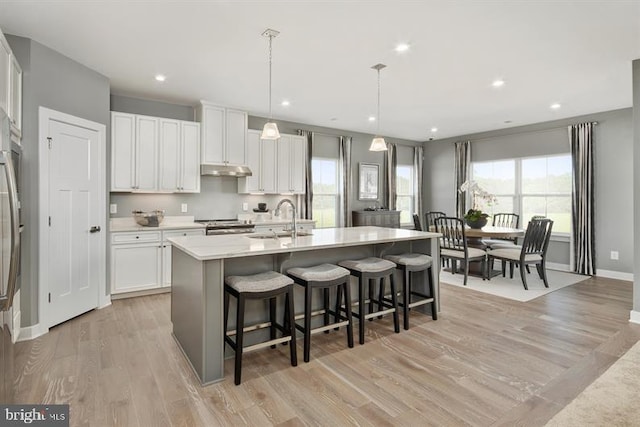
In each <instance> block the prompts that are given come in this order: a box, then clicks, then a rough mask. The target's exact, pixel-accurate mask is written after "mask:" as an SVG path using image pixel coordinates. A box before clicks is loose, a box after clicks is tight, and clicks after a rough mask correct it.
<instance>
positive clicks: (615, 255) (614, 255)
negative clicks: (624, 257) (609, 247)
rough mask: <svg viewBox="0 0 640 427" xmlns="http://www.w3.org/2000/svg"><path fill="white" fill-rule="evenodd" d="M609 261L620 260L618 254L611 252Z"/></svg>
mask: <svg viewBox="0 0 640 427" xmlns="http://www.w3.org/2000/svg"><path fill="white" fill-rule="evenodd" d="M611 259H613V260H618V259H620V254H619V253H618V251H611Z"/></svg>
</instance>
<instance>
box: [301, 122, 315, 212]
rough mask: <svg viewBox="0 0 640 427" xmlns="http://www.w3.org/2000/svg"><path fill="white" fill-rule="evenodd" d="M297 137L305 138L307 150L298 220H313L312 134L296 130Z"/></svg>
mask: <svg viewBox="0 0 640 427" xmlns="http://www.w3.org/2000/svg"><path fill="white" fill-rule="evenodd" d="M298 135H301V136H305V137H306V138H307V147H306V148H307V150H306V158H305V162H306V165H305V168H304V171H305V179H304V190H305V194H304V196H303V199H304V201H303V203H301V204H300V206H301V209H300V218H304V219H313V209H312V207H311V206H312V204H313V180H312V179H311V178H312V177H311V156H312V155H313V132H309V131H307V130H302V129H298Z"/></svg>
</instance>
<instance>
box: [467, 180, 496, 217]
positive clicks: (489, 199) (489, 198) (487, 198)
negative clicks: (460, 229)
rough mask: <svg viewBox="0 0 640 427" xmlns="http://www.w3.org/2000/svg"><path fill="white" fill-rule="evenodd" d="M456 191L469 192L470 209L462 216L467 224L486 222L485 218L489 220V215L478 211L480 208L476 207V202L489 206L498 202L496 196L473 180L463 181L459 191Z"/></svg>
mask: <svg viewBox="0 0 640 427" xmlns="http://www.w3.org/2000/svg"><path fill="white" fill-rule="evenodd" d="M458 191H459V192H461V193H465V192H469V193H470V194H471V200H472V205H471V209H469V210H468V211H467V213H466V214H465V216H464V219H465V221H466V222H467V223H475V222H478V221H480V220H486V219H487V218H489V215H488V214H486V213H484V212H482V210H481V209H480V206H479V205H478V202H479V201H480V200H482V201H483V202H484V204H485V205H486V206H491V205H492V204H494V203H496V202H497V201H498V199H497V198H496V196H494V195H493V194H491V193H489V192H488V191H486V190H485V189H483V188H482V187H480V186H479V185H478V183H477V182H476V181H473V180H467V181H465V182H464V183H463V184H462V185H461V186H460V189H459V190H458ZM485 224H486V222H485Z"/></svg>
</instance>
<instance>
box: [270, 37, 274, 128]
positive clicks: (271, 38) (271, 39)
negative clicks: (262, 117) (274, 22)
mask: <svg viewBox="0 0 640 427" xmlns="http://www.w3.org/2000/svg"><path fill="white" fill-rule="evenodd" d="M272 41H273V35H269V121H271V119H272V114H271V55H272V48H271V43H272Z"/></svg>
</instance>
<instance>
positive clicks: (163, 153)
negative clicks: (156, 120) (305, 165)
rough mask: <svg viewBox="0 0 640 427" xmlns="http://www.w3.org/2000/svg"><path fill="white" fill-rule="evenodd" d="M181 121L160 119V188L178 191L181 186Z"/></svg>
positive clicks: (161, 189)
mask: <svg viewBox="0 0 640 427" xmlns="http://www.w3.org/2000/svg"><path fill="white" fill-rule="evenodd" d="M180 139H181V138H180V122H179V121H178V120H169V119H160V138H159V140H160V144H159V146H160V150H159V151H160V152H159V155H160V165H159V169H158V189H159V190H160V191H177V190H179V187H180V180H179V175H180V154H181V153H180V151H181V150H180Z"/></svg>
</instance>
